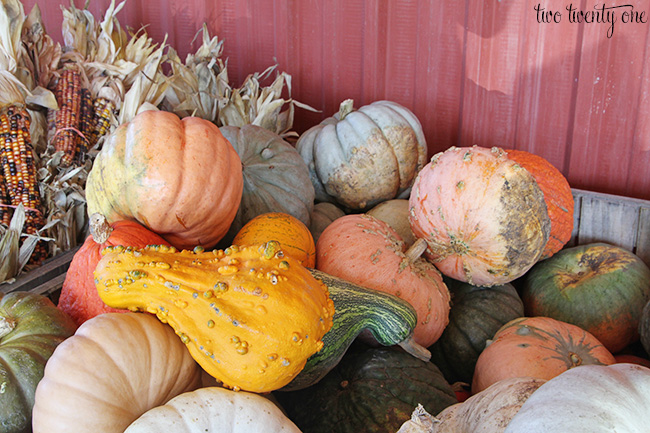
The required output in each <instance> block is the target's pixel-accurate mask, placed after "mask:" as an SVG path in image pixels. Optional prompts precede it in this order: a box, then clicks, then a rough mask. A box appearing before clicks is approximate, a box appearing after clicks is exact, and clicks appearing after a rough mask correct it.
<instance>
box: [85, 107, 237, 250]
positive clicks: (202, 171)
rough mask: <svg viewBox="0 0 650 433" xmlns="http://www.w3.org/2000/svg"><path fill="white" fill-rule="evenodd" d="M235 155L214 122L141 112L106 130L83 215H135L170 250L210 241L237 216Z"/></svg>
mask: <svg viewBox="0 0 650 433" xmlns="http://www.w3.org/2000/svg"><path fill="white" fill-rule="evenodd" d="M242 188H243V177H242V168H241V161H240V159H239V156H238V155H237V152H235V149H234V148H233V147H232V145H231V144H230V143H229V142H228V140H226V139H225V138H224V137H223V135H222V134H221V132H220V131H219V128H218V127H217V126H216V125H214V124H213V123H211V122H209V121H207V120H204V119H201V118H198V117H185V118H183V119H182V120H181V119H180V118H179V117H178V116H177V115H175V114H173V113H169V112H165V111H153V110H150V111H144V112H142V113H140V114H138V115H137V116H135V117H134V118H133V119H132V120H131V121H130V122H128V123H124V124H122V125H120V126H119V127H118V128H117V129H116V130H115V131H113V132H112V133H111V134H110V135H108V136H107V138H106V141H104V144H103V145H102V150H101V151H100V152H99V153H98V154H97V157H96V159H95V161H94V162H93V168H92V170H91V171H90V173H89V174H88V180H87V182H86V199H87V202H88V214H89V215H92V214H93V213H100V214H102V215H104V216H105V217H106V219H107V220H108V221H109V222H111V223H113V222H116V221H119V220H125V219H126V220H134V221H137V222H139V223H140V224H142V225H143V226H145V227H147V228H148V229H149V230H151V231H153V232H155V233H157V234H159V235H160V236H162V237H163V238H164V239H165V240H166V241H167V242H169V243H170V244H171V245H174V246H175V247H176V248H179V249H183V248H188V249H191V248H194V247H195V246H197V245H200V246H203V247H212V246H214V245H215V244H216V243H217V242H218V241H219V240H220V239H221V238H223V237H224V235H225V234H226V232H227V231H228V229H229V227H230V224H231V223H232V221H233V220H234V218H235V215H236V213H237V209H238V207H239V202H240V200H241V194H242Z"/></svg>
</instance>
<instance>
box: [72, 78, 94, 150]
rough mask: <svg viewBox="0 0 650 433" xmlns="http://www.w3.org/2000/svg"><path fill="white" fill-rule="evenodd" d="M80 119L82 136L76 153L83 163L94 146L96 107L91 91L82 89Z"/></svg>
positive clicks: (78, 139) (78, 141)
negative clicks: (92, 138)
mask: <svg viewBox="0 0 650 433" xmlns="http://www.w3.org/2000/svg"><path fill="white" fill-rule="evenodd" d="M80 115H81V117H80V119H79V131H80V132H81V134H80V135H79V136H78V137H77V149H76V151H75V154H76V160H77V161H79V162H80V163H83V162H84V161H85V159H86V153H88V149H89V148H90V146H92V145H93V144H94V143H93V144H91V143H90V139H91V136H92V134H93V131H94V129H95V106H94V102H93V97H92V95H91V93H90V90H88V89H86V88H82V89H81V110H80Z"/></svg>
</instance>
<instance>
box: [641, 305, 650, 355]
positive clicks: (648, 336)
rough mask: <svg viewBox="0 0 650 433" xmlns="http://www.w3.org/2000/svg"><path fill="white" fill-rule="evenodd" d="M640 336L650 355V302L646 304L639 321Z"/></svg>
mask: <svg viewBox="0 0 650 433" xmlns="http://www.w3.org/2000/svg"><path fill="white" fill-rule="evenodd" d="M639 335H640V336H641V344H642V345H643V348H644V349H645V351H646V353H648V354H650V301H648V302H647V303H646V304H645V307H643V311H642V312H641V319H640V320H639Z"/></svg>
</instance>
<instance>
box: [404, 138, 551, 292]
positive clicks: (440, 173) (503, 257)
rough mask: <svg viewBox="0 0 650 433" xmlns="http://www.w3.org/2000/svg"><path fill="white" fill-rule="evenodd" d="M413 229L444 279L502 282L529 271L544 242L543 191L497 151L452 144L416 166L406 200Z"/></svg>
mask: <svg viewBox="0 0 650 433" xmlns="http://www.w3.org/2000/svg"><path fill="white" fill-rule="evenodd" d="M409 205H410V209H411V211H410V214H409V221H410V224H411V228H412V229H413V233H414V234H415V236H417V237H418V238H422V239H425V240H426V241H427V243H428V245H429V247H428V249H427V252H426V256H427V258H428V259H429V260H431V261H432V262H433V263H434V264H435V265H436V267H437V268H438V269H439V270H440V271H441V272H442V273H443V274H445V275H447V276H448V277H450V278H453V279H456V280H460V281H464V282H467V283H470V284H473V285H476V286H491V285H496V284H504V283H508V282H511V281H513V280H515V279H516V278H518V277H520V276H522V275H523V274H524V273H525V272H526V271H528V270H529V269H530V268H531V267H532V266H533V265H534V264H535V263H536V262H537V261H538V260H539V259H540V258H541V255H542V253H543V251H544V247H545V246H546V242H547V241H548V237H549V233H550V228H551V222H550V219H549V216H548V212H547V210H546V203H545V202H544V194H543V193H542V190H541V189H540V188H539V186H538V185H537V182H536V181H535V178H534V177H533V176H532V175H531V174H530V172H528V171H527V170H526V169H524V168H523V167H521V166H520V165H519V164H517V163H516V162H514V161H513V160H511V159H509V158H508V157H507V156H506V154H505V152H504V151H503V150H502V149H499V148H492V149H487V148H483V147H478V146H472V147H460V148H459V147H451V148H449V149H447V150H446V151H444V152H440V153H438V154H436V155H434V156H433V158H431V162H429V163H428V164H427V165H426V167H424V168H423V169H422V171H420V173H419V174H418V176H417V179H416V180H415V183H414V185H413V191H412V192H411V196H410V198H409Z"/></svg>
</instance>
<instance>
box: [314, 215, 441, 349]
mask: <svg viewBox="0 0 650 433" xmlns="http://www.w3.org/2000/svg"><path fill="white" fill-rule="evenodd" d="M421 246H423V243H418V244H417V245H416V244H414V245H413V247H411V248H410V249H409V250H408V251H407V250H406V248H405V246H404V242H403V241H402V240H401V239H400V237H399V235H398V234H397V232H395V230H393V229H392V228H391V227H390V226H389V225H388V224H386V223H385V222H383V221H380V220H378V219H377V218H375V217H372V216H370V215H367V214H351V215H346V216H343V217H341V218H338V219H336V220H335V221H333V222H332V224H330V225H329V226H328V227H327V228H326V229H325V230H324V231H323V233H322V234H321V236H320V238H319V239H318V243H317V244H316V266H317V268H318V269H319V270H321V271H323V272H326V273H328V274H330V275H334V276H336V277H339V278H343V279H344V280H347V281H351V282H353V283H356V284H359V285H361V286H364V287H368V288H371V289H375V290H380V291H382V292H386V293H390V294H393V295H395V296H397V297H399V298H401V299H404V300H405V301H407V302H409V303H410V304H411V305H413V307H414V308H415V310H416V311H417V315H418V323H417V326H416V327H415V331H414V334H413V338H414V340H415V342H416V343H418V344H420V345H422V346H425V347H427V346H430V345H431V344H433V343H434V342H435V341H436V340H437V339H438V338H439V337H440V335H441V334H442V332H443V330H444V329H445V326H447V323H448V321H449V309H450V305H449V300H450V298H449V290H448V289H447V286H446V285H445V283H444V282H443V280H442V276H441V275H440V272H438V270H437V269H436V268H435V267H434V266H433V265H432V264H430V263H429V262H427V261H426V260H425V259H423V258H421V257H420V254H421V253H422V249H419V248H420V247H421ZM424 246H426V245H424Z"/></svg>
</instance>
